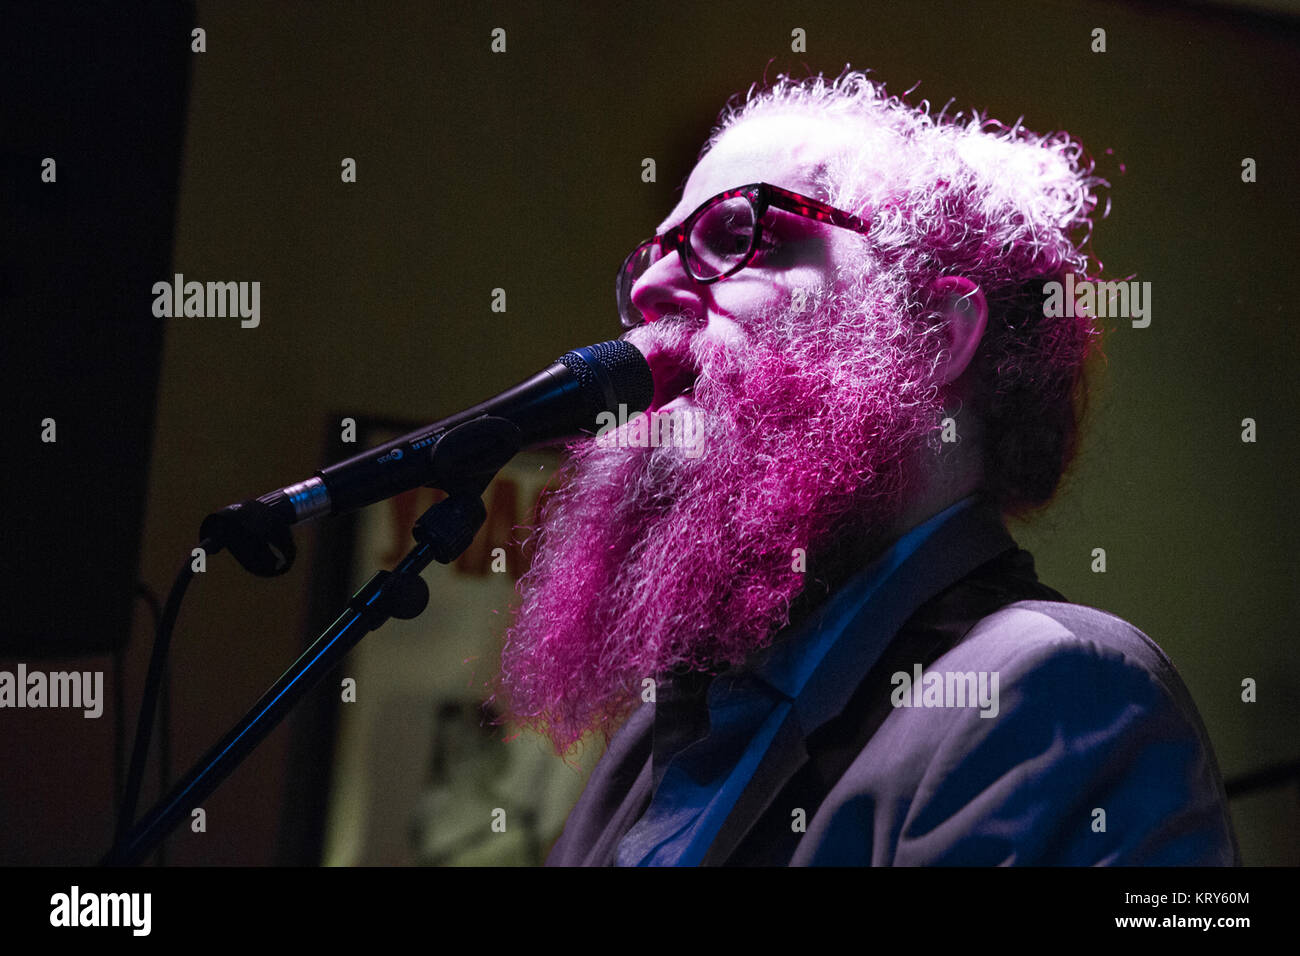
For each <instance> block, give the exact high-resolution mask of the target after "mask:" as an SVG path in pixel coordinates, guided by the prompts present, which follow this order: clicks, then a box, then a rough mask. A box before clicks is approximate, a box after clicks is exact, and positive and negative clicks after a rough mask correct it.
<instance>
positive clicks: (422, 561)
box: [100, 419, 519, 866]
mask: <svg viewBox="0 0 1300 956" xmlns="http://www.w3.org/2000/svg"><path fill="white" fill-rule="evenodd" d="M500 421H501V420H500V419H496V420H493V419H479V420H478V421H477V422H475V423H473V425H475V426H480V427H481V433H480V434H475V435H474V436H473V437H475V438H476V439H477V438H482V436H483V434H486V435H488V436H489V438H491V439H492V440H494V441H497V444H496V445H495V447H493V448H492V449H491V450H490V451H491V454H484V455H483V456H482V457H481V458H480V459H479V464H480V465H486V464H487V462H486V461H484V459H485V458H488V459H492V464H491V466H490V468H487V470H480V469H478V468H475V469H474V470H475V471H476V472H477V473H476V474H474V475H473V476H472V477H468V478H465V479H464V480H462V481H461V482H459V483H457V485H456V490H454V491H451V490H450V489H446V490H449V491H451V493H450V494H449V496H448V497H447V498H445V499H443V500H442V501H440V502H438V503H437V504H435V505H434V506H433V507H431V508H429V509H428V510H427V511H425V512H424V514H422V515H421V516H420V517H419V519H418V520H417V521H416V522H415V527H414V528H413V529H412V532H411V533H412V535H413V536H414V537H415V541H416V544H415V546H414V547H413V548H411V550H410V551H409V552H407V554H406V557H404V558H403V559H402V560H401V562H399V563H398V565H397V567H395V568H394V569H393V570H392V571H391V572H390V571H379V572H377V573H376V574H375V575H374V576H373V577H372V578H371V579H370V580H369V581H367V582H366V583H365V584H364V585H363V586H362V588H361V589H360V590H359V591H357V593H356V594H354V595H353V596H352V598H351V599H350V600H349V601H348V604H347V607H346V608H345V609H344V611H343V612H342V613H341V614H340V615H339V617H338V618H337V619H336V620H335V621H334V623H333V624H331V625H330V626H329V627H328V628H327V629H326V630H325V631H324V633H322V634H321V636H320V637H318V638H317V639H316V641H315V643H313V644H312V645H311V647H309V648H308V649H307V650H306V651H304V652H303V653H302V655H301V656H300V657H299V658H298V659H297V660H296V661H294V662H293V664H292V665H291V666H290V667H289V669H288V670H286V671H285V672H284V673H283V674H282V675H280V679H279V680H277V681H276V682H275V683H274V684H272V685H271V687H270V688H269V689H268V690H267V691H266V693H265V694H263V695H262V697H261V699H260V700H258V702H257V703H256V704H254V705H253V707H252V709H250V710H249V711H248V713H247V714H245V715H244V717H243V719H241V720H240V721H239V723H238V724H236V725H235V726H234V727H233V728H232V729H231V730H230V732H229V733H227V734H226V735H225V736H224V737H222V738H221V740H220V741H218V742H217V743H216V744H215V745H214V746H213V747H212V748H211V749H210V750H209V751H208V752H207V753H206V754H204V755H203V756H202V757H200V758H199V760H198V762H197V763H195V764H194V766H193V767H192V768H190V770H189V772H188V773H186V775H185V776H184V777H183V778H182V779H181V780H180V782H178V783H177V784H176V785H175V786H174V787H173V788H172V789H171V791H170V792H169V793H168V794H167V795H166V796H165V797H163V798H162V799H161V800H159V801H158V802H157V803H156V804H154V806H153V807H152V808H151V809H150V810H149V811H148V812H147V813H146V814H145V815H144V816H143V817H142V818H141V819H140V821H139V822H138V823H137V824H135V826H133V827H131V828H130V829H129V830H127V831H126V832H125V833H124V834H121V835H119V837H118V838H117V840H116V841H115V842H114V844H113V846H112V848H111V849H110V850H109V851H108V853H107V854H106V855H105V856H104V858H103V859H101V860H100V865H101V866H133V865H135V864H137V863H139V862H140V861H141V860H143V859H144V858H145V857H147V856H148V855H149V853H150V851H151V850H152V849H153V848H154V847H155V846H157V845H158V843H159V842H161V841H162V839H163V838H164V837H166V836H167V834H168V833H170V832H171V830H172V829H173V828H174V827H175V826H176V824H177V823H179V822H180V820H181V818H182V817H184V816H185V815H186V814H188V813H189V812H190V811H191V810H192V809H193V808H194V807H195V806H197V805H198V804H199V803H200V802H201V801H202V800H203V799H204V798H206V797H207V796H208V795H209V794H210V793H212V791H213V790H215V789H216V788H217V786H218V785H219V784H220V783H221V781H223V780H225V779H226V777H228V776H229V775H230V773H231V772H232V771H233V770H234V769H235V767H237V766H239V764H240V763H241V762H242V761H243V760H244V758H245V757H247V756H248V754H249V753H250V752H251V751H252V750H253V748H254V747H256V746H257V745H258V744H259V743H261V741H262V740H263V738H265V737H266V735H267V734H269V733H270V732H271V731H272V730H273V729H274V728H275V727H276V726H277V725H278V724H279V723H280V721H281V720H283V719H284V717H285V716H286V715H287V714H288V713H289V711H290V710H292V709H293V707H294V705H295V704H297V703H298V701H299V699H301V698H302V696H303V695H304V694H306V693H307V691H309V690H311V689H312V688H313V687H314V686H316V684H318V683H319V682H320V681H321V679H322V678H324V677H325V675H326V674H328V673H329V672H330V671H331V670H332V669H333V668H334V667H335V665H337V664H338V663H339V662H340V661H342V659H343V657H344V656H345V655H346V654H347V653H348V651H350V650H351V649H352V648H353V647H355V646H356V645H357V644H359V643H360V642H361V639H362V638H363V637H365V636H366V635H367V634H369V633H370V632H371V631H375V630H378V629H379V628H380V627H381V626H383V624H384V623H385V622H386V621H387V620H388V619H389V618H393V617H395V618H398V619H399V620H409V619H411V618H415V617H418V616H419V615H420V614H421V613H422V612H423V611H424V609H425V607H426V606H427V605H428V603H429V588H428V585H426V584H425V583H424V579H423V578H421V577H420V572H421V571H423V570H424V569H425V568H426V567H428V566H429V564H430V562H432V561H438V562H440V563H442V564H450V563H451V562H452V561H454V560H456V558H457V557H459V556H460V555H461V554H462V553H464V551H465V550H466V549H467V548H468V547H469V546H470V544H471V543H472V542H473V540H474V536H475V535H476V534H477V533H478V530H479V528H481V527H482V526H483V522H484V521H485V520H487V510H486V509H485V508H484V507H483V501H482V499H481V497H480V496H481V495H482V494H483V492H484V490H486V488H487V486H488V484H489V482H491V480H492V478H493V477H495V475H496V472H497V470H498V469H499V468H500V467H501V465H503V464H504V463H505V461H507V460H509V458H510V457H512V456H513V452H509V453H506V452H507V451H508V449H509V446H510V444H511V438H512V437H516V436H517V434H518V433H517V431H516V432H515V433H514V436H511V435H510V434H509V432H506V433H505V438H504V444H505V448H504V449H503V446H502V444H501V443H500V440H501V439H502V433H501V431H500V430H499V429H498V430H496V431H491V430H489V429H488V428H486V427H485V426H486V425H488V424H495V423H496V422H500ZM507 424H508V423H507ZM464 427H465V426H462V428H464ZM465 431H466V433H467V434H469V433H470V432H471V431H472V429H471V428H466V429H465ZM513 444H514V451H515V452H517V451H518V450H519V445H518V443H517V441H515V442H514V443H513ZM436 454H437V453H436V452H435V455H436ZM277 530H279V531H281V532H282V533H284V534H287V533H288V530H287V527H284V528H281V529H277Z"/></svg>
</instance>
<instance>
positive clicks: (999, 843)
mask: <svg viewBox="0 0 1300 956" xmlns="http://www.w3.org/2000/svg"><path fill="white" fill-rule="evenodd" d="M909 564H910V566H909V568H908V570H909V572H910V573H909V574H908V575H906V576H904V577H903V579H902V580H901V581H900V582H899V585H898V586H899V587H900V588H902V589H905V590H907V589H910V591H911V592H912V593H911V594H910V596H909V598H908V599H907V600H905V601H903V602H901V604H900V607H901V608H902V609H903V610H900V611H899V612H898V613H899V614H900V616H901V618H902V619H903V621H904V623H902V624H901V625H900V626H899V627H898V629H897V636H896V637H895V638H894V640H893V642H892V643H890V645H889V648H888V649H887V651H886V652H885V653H884V654H883V656H879V657H878V658H877V659H875V660H874V661H873V660H866V659H865V658H864V659H863V660H858V661H853V660H851V659H850V658H844V659H843V660H842V661H839V662H832V663H834V664H835V665H836V666H835V667H834V668H833V670H834V671H835V672H836V673H835V674H834V675H832V676H833V677H841V678H842V677H845V676H846V675H847V680H845V679H841V680H839V685H840V686H838V687H837V686H832V684H829V683H828V684H827V685H826V687H827V689H826V692H825V693H824V694H822V695H820V698H819V704H818V706H817V707H813V708H807V709H805V710H804V711H803V712H802V713H799V714H795V715H792V718H791V720H790V721H789V722H788V723H787V725H785V726H783V727H782V729H781V731H780V732H779V733H778V735H777V738H776V739H775V740H774V741H773V743H772V746H771V748H770V749H769V751H768V753H767V754H766V755H765V757H764V759H763V761H762V763H761V764H760V766H759V769H758V770H757V771H756V773H755V774H754V777H753V779H752V780H751V781H750V783H749V785H748V787H747V788H746V789H745V792H744V793H743V794H742V795H741V798H740V799H739V800H738V802H737V804H736V806H735V808H734V809H733V810H732V811H731V814H730V815H729V816H728V818H727V820H726V823H725V824H724V826H723V829H722V831H721V832H720V833H719V834H718V836H717V838H716V839H715V840H714V842H713V844H712V845H711V848H710V850H709V853H708V854H707V855H706V857H705V859H704V863H705V864H706V865H709V864H731V865H791V866H805V865H876V866H889V865H896V866H926V865H977V866H978V865H999V864H1017V865H1075V866H1090V865H1107V864H1110V865H1232V864H1235V863H1237V862H1238V861H1239V857H1238V851H1237V845H1236V839H1235V835H1234V834H1233V830H1232V825H1231V822H1230V820H1229V816H1228V811H1227V801H1226V797H1225V795H1224V790H1223V784H1222V780H1221V777H1220V774H1219V770H1218V767H1217V764H1216V762H1215V758H1214V754H1213V750H1212V748H1211V746H1210V742H1209V739H1208V737H1207V735H1206V732H1205V728H1204V726H1203V725H1202V723H1201V720H1200V717H1199V715H1198V714H1197V711H1196V708H1195V706H1194V704H1193V703H1192V701H1191V698H1190V697H1189V695H1188V693H1187V690H1186V688H1185V686H1184V685H1183V682H1182V680H1181V679H1180V678H1179V676H1178V674H1177V672H1176V671H1175V670H1174V667H1173V665H1172V664H1171V663H1170V661H1169V659H1168V658H1167V657H1166V656H1165V654H1164V653H1163V652H1162V651H1161V650H1160V648H1159V647H1157V646H1156V645H1155V643H1154V642H1152V641H1151V640H1150V638H1148V637H1147V636H1146V635H1145V634H1143V633H1142V632H1141V631H1139V630H1138V629H1137V628H1135V627H1133V626H1132V625H1130V624H1128V623H1126V622H1125V621H1123V620H1121V619H1119V618H1117V617H1115V616H1113V615H1111V614H1107V613H1106V612H1104V611H1099V610H1096V609H1093V608H1089V607H1082V606H1079V605H1074V604H1069V603H1065V602H1064V601H1063V600H1016V599H1015V598H1016V597H1017V595H1023V594H1034V593H1037V592H1036V591H1035V587H1037V588H1040V589H1041V591H1042V592H1045V593H1047V594H1052V595H1055V592H1051V591H1050V589H1046V588H1041V585H1037V586H1036V583H1035V582H1036V579H1035V578H1034V577H1033V571H1032V560H1031V559H1029V556H1028V555H1027V553H1026V552H1023V551H1020V550H1019V549H1016V548H1015V545H1014V542H1012V541H1011V539H1010V537H1009V536H1008V535H1007V534H1006V531H1005V529H1004V528H1003V527H1002V525H1001V521H1000V518H997V517H996V515H995V513H994V512H993V511H992V510H991V509H990V508H982V509H978V510H976V509H972V512H971V514H970V515H969V516H968V517H964V518H962V519H961V520H960V521H957V520H954V521H953V522H951V523H950V526H945V527H944V528H941V529H940V531H939V532H938V533H936V535H935V536H934V538H933V539H932V540H931V541H929V542H927V543H926V545H924V546H923V547H922V548H921V549H920V550H919V551H918V552H917V554H916V556H915V557H914V558H913V559H911V561H910V562H909ZM1026 569H1027V577H1026ZM1055 596H1056V597H1058V598H1059V595H1055ZM989 607H996V608H998V609H996V610H993V611H992V613H987V614H985V613H983V612H984V610H986V609H988V608H989ZM909 615H910V616H909ZM889 633H894V632H893V631H890V632H889ZM847 637H851V635H848V634H846V638H847ZM841 643H842V642H841ZM837 647H838V645H837ZM927 648H928V649H929V651H930V653H929V654H928V656H927ZM845 653H846V654H847V653H852V644H851V643H850V645H849V647H848V649H846V651H845ZM908 661H916V662H919V663H924V673H925V674H936V673H937V674H939V675H941V676H942V675H947V674H966V673H968V672H971V673H975V674H978V673H979V672H985V673H986V674H988V675H990V681H991V675H993V674H996V675H997V681H998V683H997V688H998V693H997V712H996V715H995V716H988V717H984V716H981V709H980V708H978V707H971V706H951V703H952V701H951V700H949V701H947V703H949V704H950V706H899V703H901V698H902V697H903V696H904V695H903V692H902V687H901V685H900V684H899V683H898V682H897V679H895V678H891V676H890V675H892V674H897V673H899V672H912V671H913V668H912V666H909V665H908V664H907V663H906V662H908ZM866 670H869V671H870V673H868V674H867V675H866V677H865V678H863V676H862V672H863V671H866ZM846 687H847V691H846V690H845V688H846ZM886 697H889V698H890V699H889V700H888V702H886V700H885V698H886ZM907 699H908V700H909V702H913V703H922V704H924V703H925V701H924V700H923V698H921V697H917V698H907ZM983 709H984V710H985V711H986V712H987V711H991V710H992V708H989V707H986V708H983ZM654 710H655V705H654V704H644V705H642V706H641V707H640V708H639V709H638V710H637V711H635V712H634V713H633V714H632V716H631V717H630V718H629V720H628V722H627V723H626V724H625V725H624V726H623V727H622V728H621V729H620V730H619V732H618V733H617V734H616V735H615V736H614V737H613V738H612V739H611V741H610V745H609V747H608V749H607V751H606V753H605V755H604V756H603V757H602V758H601V760H600V761H599V763H598V764H597V766H596V768H595V769H594V771H593V772H592V777H591V780H590V781H589V782H588V785H587V788H586V790H585V791H584V793H583V795H582V797H581V798H580V799H579V801H578V803H577V805H576V806H575V807H574V810H573V811H572V813H571V814H570V816H569V819H568V822H567V823H566V825H565V829H564V833H563V834H562V835H561V837H560V839H559V840H558V841H557V843H556V845H555V847H554V848H553V849H552V852H551V854H550V857H549V858H548V860H547V863H548V865H609V864H610V863H612V861H613V859H614V856H615V853H616V852H617V847H618V843H619V840H621V838H622V836H623V835H624V834H626V833H627V831H628V830H629V829H630V828H631V826H632V825H633V824H634V823H635V822H636V820H637V819H638V818H639V817H640V816H641V814H642V813H643V812H644V811H645V808H646V807H647V806H648V804H649V802H650V799H651V796H652V792H651V791H652V767H651V758H650V753H651V745H652V740H653V738H652V735H653V726H654Z"/></svg>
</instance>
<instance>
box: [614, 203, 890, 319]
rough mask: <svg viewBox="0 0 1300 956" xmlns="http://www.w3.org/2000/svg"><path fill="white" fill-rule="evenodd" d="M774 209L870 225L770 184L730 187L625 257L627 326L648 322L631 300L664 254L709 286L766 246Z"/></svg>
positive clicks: (622, 310)
mask: <svg viewBox="0 0 1300 956" xmlns="http://www.w3.org/2000/svg"><path fill="white" fill-rule="evenodd" d="M772 208H776V209H782V210H784V211H786V212H792V213H794V214H795V215H797V216H803V217H805V218H807V219H815V220H817V221H818V222H825V223H829V224H831V225H832V226H841V227H843V228H845V229H852V230H853V231H854V232H860V233H862V234H863V235H866V234H867V232H869V231H870V229H871V221H870V220H868V219H860V218H859V217H857V216H855V215H853V214H851V213H847V212H844V211H842V210H839V209H835V208H834V207H832V206H828V205H826V204H825V203H824V202H820V201H818V200H816V199H809V198H808V197H807V196H800V195H799V194H798V193H792V192H790V191H789V190H788V189H782V188H781V187H780V186H773V185H771V184H770V183H751V184H750V185H748V186H738V187H737V188H735V189H729V190H727V191H726V192H724V193H719V194H718V195H716V196H714V197H713V198H712V199H710V200H709V201H708V202H706V203H704V204H703V205H701V206H700V207H699V208H698V209H696V210H695V211H694V212H693V213H691V214H690V215H689V216H687V217H686V219H685V220H684V221H683V222H682V224H681V225H680V226H678V227H677V228H676V229H672V230H669V231H668V232H666V233H664V234H663V235H662V236H655V237H654V238H653V239H647V240H646V241H645V242H643V243H641V245H639V246H637V247H636V249H634V250H633V251H632V254H631V255H630V256H628V257H627V258H626V259H624V260H623V265H622V267H621V268H620V269H619V270H618V280H617V284H616V286H615V295H616V296H617V298H618V315H619V319H620V321H622V323H623V327H624V328H627V329H632V328H636V327H637V326H638V325H641V324H643V323H644V322H646V321H647V319H646V317H645V316H644V315H642V313H641V310H640V309H638V308H637V307H636V306H635V305H633V304H632V287H633V286H634V285H636V281H637V280H638V279H640V278H641V276H643V275H645V273H646V271H647V270H648V269H649V268H650V267H651V266H653V265H654V264H655V263H656V262H658V261H659V260H660V259H661V258H663V257H664V256H666V255H671V254H672V253H673V251H674V250H676V252H677V253H678V255H680V256H681V258H682V268H683V269H685V270H686V274H687V275H689V276H690V277H691V278H692V279H694V280H695V281H696V282H702V283H704V284H706V285H708V284H709V283H713V282H717V281H718V280H719V279H725V278H727V277H728V276H732V275H735V274H736V273H737V272H739V271H740V270H741V269H743V268H745V266H747V265H749V263H750V262H751V261H752V260H753V258H754V253H755V252H757V251H758V250H759V248H760V247H761V246H762V241H763V236H762V233H763V228H762V220H763V216H764V215H765V214H766V213H767V211H768V210H769V209H772Z"/></svg>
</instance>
